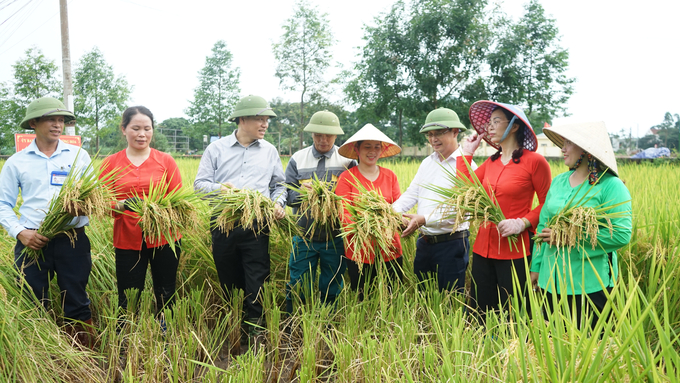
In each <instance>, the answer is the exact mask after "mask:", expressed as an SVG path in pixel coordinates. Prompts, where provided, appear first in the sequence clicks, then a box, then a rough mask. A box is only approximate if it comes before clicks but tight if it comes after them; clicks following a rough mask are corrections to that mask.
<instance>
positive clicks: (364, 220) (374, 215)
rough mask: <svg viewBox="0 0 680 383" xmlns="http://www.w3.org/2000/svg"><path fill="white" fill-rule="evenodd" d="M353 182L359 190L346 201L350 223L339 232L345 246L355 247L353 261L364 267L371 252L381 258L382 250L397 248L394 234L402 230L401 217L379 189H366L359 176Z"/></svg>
mask: <svg viewBox="0 0 680 383" xmlns="http://www.w3.org/2000/svg"><path fill="white" fill-rule="evenodd" d="M354 186H355V187H356V188H357V190H358V191H359V192H358V194H357V195H356V196H354V200H353V202H352V203H349V202H347V201H345V202H344V208H345V209H346V210H347V212H348V213H349V223H347V224H345V226H344V228H343V231H342V233H341V234H340V236H341V237H342V238H343V239H344V241H345V243H346V246H349V247H351V248H353V249H354V257H355V259H354V262H356V263H357V264H358V265H359V267H360V268H361V266H363V264H364V263H366V262H370V257H371V255H372V254H374V255H375V258H376V262H379V258H380V259H381V258H382V257H380V254H382V253H390V252H393V251H394V250H395V246H394V243H393V242H394V236H395V235H397V234H398V233H399V232H400V231H401V228H402V219H401V214H399V213H397V212H395V211H394V209H392V205H390V204H389V203H387V201H386V200H385V197H384V196H383V195H382V194H381V193H380V191H379V190H376V189H371V190H369V189H367V188H366V187H365V186H364V185H362V184H361V182H359V180H358V179H356V177H355V178H354Z"/></svg>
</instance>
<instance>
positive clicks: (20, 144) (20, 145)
mask: <svg viewBox="0 0 680 383" xmlns="http://www.w3.org/2000/svg"><path fill="white" fill-rule="evenodd" d="M34 139H35V134H23V133H22V134H19V133H18V134H15V135H14V148H15V149H16V151H17V153H18V152H20V151H22V150H24V149H26V147H27V146H28V145H30V144H31V141H33V140H34ZM59 139H60V140H62V141H64V142H65V143H67V144H71V145H76V146H80V145H81V141H80V136H61V137H59Z"/></svg>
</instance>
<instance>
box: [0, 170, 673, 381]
mask: <svg viewBox="0 0 680 383" xmlns="http://www.w3.org/2000/svg"><path fill="white" fill-rule="evenodd" d="M177 162H178V164H179V167H180V169H181V172H182V179H183V180H184V183H185V184H187V185H190V184H192V183H193V180H194V177H195V174H196V170H197V167H198V160H196V159H178V160H177ZM0 165H2V162H0ZM380 165H382V166H385V167H388V168H390V169H391V170H393V171H394V172H395V173H396V174H397V176H398V179H399V182H400V184H401V188H402V190H405V189H406V187H407V186H408V185H409V183H410V181H411V179H412V177H413V176H414V175H415V173H416V171H417V169H418V165H419V162H417V161H413V160H403V161H399V160H395V161H382V162H381V163H380ZM284 166H285V160H284ZM551 166H552V171H553V176H555V175H557V174H559V173H561V172H564V171H566V168H565V167H564V166H563V165H562V164H558V163H553V164H551ZM619 170H620V173H621V178H622V179H623V180H624V181H625V183H626V185H627V187H628V188H629V190H630V192H631V195H632V197H633V223H634V234H633V239H632V241H631V243H630V244H629V245H628V246H626V247H625V248H623V249H622V250H621V251H620V252H619V259H620V261H619V262H620V267H621V272H620V278H619V281H618V283H617V285H616V287H615V288H614V290H613V291H612V299H611V300H610V303H608V305H607V307H606V308H605V315H607V314H608V315H609V320H606V321H600V322H599V324H598V326H597V328H596V329H595V331H591V330H590V329H589V328H588V326H584V328H583V329H579V327H578V326H577V324H576V323H575V322H574V321H573V320H572V318H571V316H570V314H569V309H568V307H567V304H566V300H564V299H562V298H558V299H559V300H558V301H557V302H556V303H557V310H556V311H555V312H554V313H553V314H551V315H549V316H548V318H547V319H548V320H545V319H544V318H543V316H542V315H540V314H538V315H537V314H536V313H540V312H541V308H542V306H544V305H545V303H546V302H545V298H544V297H543V295H542V294H541V293H540V292H539V293H533V292H529V297H528V299H527V300H518V299H514V300H513V302H512V310H511V311H509V312H503V313H500V314H495V313H490V314H489V315H488V316H487V326H486V327H481V326H479V325H478V324H476V322H474V321H470V318H469V316H468V315H467V314H466V309H465V297H464V296H463V295H458V294H451V293H442V294H440V293H439V292H438V291H437V289H436V283H432V282H429V283H425V284H424V285H422V286H420V285H418V282H417V279H416V278H415V276H414V275H413V271H412V260H413V257H414V255H415V237H411V238H409V239H408V240H406V241H405V242H404V256H405V262H404V266H405V274H406V278H405V280H404V283H403V284H401V285H400V286H398V287H397V288H396V289H393V290H392V291H390V290H389V289H388V288H387V286H386V283H385V282H384V281H382V280H381V279H380V278H381V277H379V280H378V285H377V286H376V288H375V289H373V290H372V291H371V293H370V294H369V295H367V297H366V298H365V299H364V300H363V301H361V302H359V301H358V300H357V297H356V295H355V294H354V293H352V292H351V291H350V290H349V289H348V288H347V287H346V289H345V290H344V291H343V293H342V294H341V296H340V298H339V300H338V302H337V305H336V307H327V306H323V305H320V304H319V303H318V299H315V298H314V297H313V295H310V294H308V295H310V296H309V297H308V299H307V301H306V302H305V303H304V304H301V303H300V302H299V301H297V302H296V305H295V307H296V311H295V313H294V315H293V316H291V317H286V316H285V315H284V313H283V311H284V290H285V282H286V280H287V259H288V256H289V252H290V240H289V238H286V237H285V236H282V235H280V234H277V233H274V234H273V235H272V238H271V246H270V249H271V259H272V270H271V275H272V277H271V280H270V282H268V284H267V285H266V288H265V291H264V295H263V296H262V299H263V301H264V307H265V311H266V324H265V325H264V327H265V328H264V335H265V338H266V342H265V343H264V345H263V346H262V347H259V348H257V349H256V348H247V347H243V348H242V347H240V346H239V340H238V338H239V334H240V322H241V319H242V314H241V312H242V307H241V302H240V300H232V301H227V300H225V299H223V298H222V295H221V292H220V288H219V285H218V283H217V274H216V271H215V268H214V264H213V261H212V255H211V252H210V237H209V232H208V217H207V212H208V208H207V207H205V209H204V210H205V211H203V212H202V213H201V214H203V216H204V218H205V219H204V221H205V224H204V226H203V227H202V228H201V229H199V230H196V231H192V232H190V233H184V239H183V242H182V249H183V251H182V256H181V259H180V270H179V273H178V291H177V294H178V297H177V298H178V299H177V302H176V305H175V310H174V315H169V313H166V314H168V316H167V318H166V322H167V332H165V333H164V332H163V331H162V329H161V326H160V325H159V323H158V321H157V320H156V319H155V317H154V302H153V300H154V297H153V294H152V291H151V281H150V276H148V277H147V288H146V289H145V291H144V292H143V293H142V295H141V298H140V300H139V301H138V302H135V303H136V304H134V303H133V304H131V308H130V311H129V312H127V313H125V316H124V318H125V320H126V321H125V323H126V324H125V326H124V327H123V330H122V331H121V333H120V334H117V333H116V324H117V320H118V312H117V309H116V305H117V294H116V281H115V265H114V250H113V246H112V220H111V219H109V218H104V219H97V220H93V221H92V222H91V226H90V227H89V228H88V230H87V233H88V236H89V237H90V239H91V242H92V262H93V270H92V274H91V276H90V282H89V285H88V290H89V295H90V299H91V300H92V310H93V320H94V323H95V325H96V328H97V332H98V339H97V345H96V347H95V349H94V351H92V350H83V349H81V348H80V347H79V346H78V345H76V344H74V342H73V340H72V339H71V338H70V337H69V336H68V335H67V334H66V333H65V332H64V331H63V329H62V328H61V327H60V324H59V319H58V318H59V317H60V314H61V312H60V311H61V310H60V308H59V302H58V300H55V302H54V303H53V310H52V311H50V312H46V311H45V310H43V309H39V308H37V305H36V302H35V299H34V298H33V297H32V296H31V295H30V294H27V293H26V290H25V288H24V289H23V290H22V287H21V285H20V283H18V282H17V275H16V272H15V270H14V268H13V266H12V263H13V246H14V244H15V240H14V239H12V238H9V236H7V235H6V233H2V235H0V382H111V381H121V382H466V383H473V382H518V381H522V382H574V381H578V382H677V381H679V380H680V356H679V351H680V250H679V244H680V203H678V192H679V191H680V166H678V165H673V164H668V163H665V164H653V163H642V164H621V165H620V166H619ZM433 286H435V287H433ZM52 296H53V297H58V296H59V292H58V291H57V288H56V284H54V285H53V289H52ZM135 307H136V308H137V309H136V310H135V309H134V308H135ZM528 311H531V312H533V313H534V315H533V317H530V316H529V315H528V314H527V312H528ZM284 328H285V329H288V331H284ZM122 350H126V352H122ZM121 355H125V357H121Z"/></svg>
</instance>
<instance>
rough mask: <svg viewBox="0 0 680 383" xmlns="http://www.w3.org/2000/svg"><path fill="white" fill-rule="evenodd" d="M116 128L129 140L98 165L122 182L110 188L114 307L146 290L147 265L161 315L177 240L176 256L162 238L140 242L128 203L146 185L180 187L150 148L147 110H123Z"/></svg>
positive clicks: (168, 301)
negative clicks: (128, 292) (113, 201)
mask: <svg viewBox="0 0 680 383" xmlns="http://www.w3.org/2000/svg"><path fill="white" fill-rule="evenodd" d="M120 128H121V130H122V132H123V136H125V139H126V140H127V148H126V149H123V150H121V151H120V152H118V153H116V154H113V155H111V156H109V157H107V158H106V159H105V160H104V163H103V164H102V166H103V172H102V174H104V175H106V174H108V173H110V172H114V171H119V172H120V173H119V174H120V178H118V179H116V181H115V183H114V184H113V185H112V186H113V187H114V190H115V192H116V200H118V202H117V203H116V206H115V207H114V211H113V216H114V223H113V246H114V247H115V252H116V279H117V281H118V306H119V307H121V308H122V309H127V303H128V299H127V298H128V297H127V296H126V290H128V289H135V292H134V294H135V298H139V295H140V292H141V291H142V290H143V289H144V280H145V277H146V269H147V264H151V278H152V279H153V290H154V295H155V296H156V310H157V311H156V312H157V314H161V313H162V311H163V309H164V308H165V307H168V308H172V302H173V298H174V294H175V279H176V276H177V266H178V265H179V257H180V253H181V250H180V247H179V239H180V238H181V235H178V236H177V238H176V239H173V240H175V241H176V244H175V250H176V253H175V252H173V251H172V249H170V246H168V241H167V240H166V239H165V238H163V239H162V240H161V241H160V242H157V243H154V242H153V241H152V240H151V239H148V238H144V236H143V235H142V229H141V228H140V227H139V226H138V225H137V222H138V221H139V218H138V216H137V215H136V214H135V213H133V212H131V211H130V210H129V204H128V202H129V199H131V198H135V196H143V195H145V194H147V193H148V192H149V185H150V184H151V183H152V182H153V184H154V185H157V184H158V183H160V182H161V181H162V180H163V179H164V177H165V182H167V183H168V190H175V189H176V188H180V187H182V177H181V176H180V173H179V169H178V168H177V164H176V163H175V160H174V159H173V158H172V157H171V156H170V155H168V154H166V153H162V152H159V151H158V150H156V149H153V148H151V147H150V146H149V143H150V142H151V139H152V137H153V132H154V122H153V114H152V113H151V111H149V109H147V108H145V107H143V106H133V107H130V108H127V109H126V110H125V112H124V113H123V119H122V122H121V125H120ZM134 301H137V299H134Z"/></svg>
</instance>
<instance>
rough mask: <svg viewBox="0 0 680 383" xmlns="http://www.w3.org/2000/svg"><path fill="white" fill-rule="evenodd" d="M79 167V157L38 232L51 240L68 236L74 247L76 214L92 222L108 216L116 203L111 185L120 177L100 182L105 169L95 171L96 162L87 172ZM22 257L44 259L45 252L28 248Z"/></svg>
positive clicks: (105, 178) (87, 167) (52, 201)
mask: <svg viewBox="0 0 680 383" xmlns="http://www.w3.org/2000/svg"><path fill="white" fill-rule="evenodd" d="M77 163H78V158H77V157H76V159H75V161H74V163H73V165H72V166H71V171H70V172H69V174H68V175H67V176H66V179H65V180H64V183H63V185H62V186H61V189H60V190H59V194H57V195H56V196H55V197H54V198H52V200H51V201H50V204H49V207H48V210H47V214H46V215H45V218H44V219H43V221H42V222H41V223H40V227H39V228H38V231H37V232H38V234H41V235H43V236H45V237H47V238H49V239H52V238H54V237H56V236H57V235H59V234H66V235H68V236H69V238H70V239H71V243H74V241H75V237H74V236H73V233H72V231H71V229H73V228H74V227H75V226H74V223H73V218H74V216H73V215H72V214H78V215H80V216H88V217H90V218H96V217H105V216H108V214H109V211H110V209H111V204H112V202H113V201H114V194H113V192H112V190H111V189H110V188H109V187H108V185H109V184H110V182H112V180H114V179H115V178H116V177H118V173H110V174H107V175H106V176H104V177H103V178H102V179H100V178H99V177H100V175H101V169H100V168H95V166H94V164H93V162H90V163H89V164H88V165H87V166H86V167H85V168H84V169H79V168H78V167H77V166H76V164H77ZM74 246H75V244H74ZM22 253H23V254H26V255H28V256H31V257H38V256H42V253H43V251H42V249H40V250H33V249H30V248H28V247H25V248H24V250H23V251H22Z"/></svg>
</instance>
